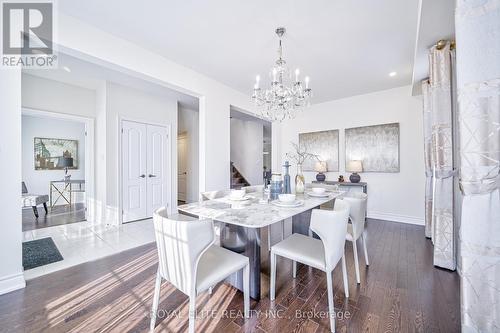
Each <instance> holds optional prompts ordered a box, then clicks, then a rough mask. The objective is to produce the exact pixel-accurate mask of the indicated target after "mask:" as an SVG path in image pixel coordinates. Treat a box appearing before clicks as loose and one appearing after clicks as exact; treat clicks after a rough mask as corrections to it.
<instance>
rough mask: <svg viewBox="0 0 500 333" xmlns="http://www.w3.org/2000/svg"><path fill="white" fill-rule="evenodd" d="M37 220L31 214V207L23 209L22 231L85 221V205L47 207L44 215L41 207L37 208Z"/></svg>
mask: <svg viewBox="0 0 500 333" xmlns="http://www.w3.org/2000/svg"><path fill="white" fill-rule="evenodd" d="M38 215H39V217H38V219H37V218H36V217H35V214H33V209H31V207H29V208H24V209H23V231H30V230H35V229H41V228H47V227H53V226H56V225H61V224H70V223H75V222H82V221H85V204H84V203H76V204H72V205H71V206H70V205H59V206H54V207H53V208H50V207H49V213H48V214H45V211H44V210H43V207H41V206H40V207H38Z"/></svg>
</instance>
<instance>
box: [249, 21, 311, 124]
mask: <svg viewBox="0 0 500 333" xmlns="http://www.w3.org/2000/svg"><path fill="white" fill-rule="evenodd" d="M285 31H286V29H285V28H277V29H276V35H278V38H279V47H278V60H276V62H275V64H274V66H273V68H272V69H271V71H270V72H269V78H270V80H271V85H270V87H269V88H268V89H262V88H261V87H260V75H257V77H256V81H255V85H254V89H253V94H252V100H253V101H254V103H255V104H256V105H257V106H258V108H259V109H260V116H262V117H263V118H266V119H268V120H270V121H282V120H284V119H292V118H295V116H296V114H297V112H299V111H300V110H302V108H304V107H305V106H309V105H310V99H311V97H312V90H311V88H309V77H308V76H306V77H305V78H304V82H301V81H300V70H299V69H298V68H297V69H296V70H295V77H294V78H293V79H292V74H291V73H290V71H289V70H288V67H287V66H286V61H285V60H284V59H283V48H282V45H281V39H282V37H283V35H284V34H285Z"/></svg>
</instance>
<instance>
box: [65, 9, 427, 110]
mask: <svg viewBox="0 0 500 333" xmlns="http://www.w3.org/2000/svg"><path fill="white" fill-rule="evenodd" d="M59 9H60V10H61V11H62V12H64V13H66V14H69V15H71V16H74V17H77V18H79V19H81V20H83V21H85V22H87V23H89V24H91V25H94V26H96V27H98V28H100V29H102V30H105V31H107V32H109V33H111V34H114V35H116V36H119V37H122V38H124V39H127V40H129V41H131V42H134V43H136V44H138V45H141V46H143V47H145V48H147V49H150V50H152V51H154V52H156V53H159V54H161V55H163V56H164V57H166V58H168V59H170V60H173V61H175V62H177V63H179V64H182V65H185V66H187V67H190V68H193V69H194V70H196V71H198V72H201V73H204V74H206V75H207V76H210V77H212V78H214V79H216V80H218V81H220V82H223V83H225V84H227V85H228V86H231V87H233V88H235V89H237V90H240V91H241V92H243V93H246V94H249V95H250V94H251V90H252V87H253V83H254V80H255V75H256V74H260V75H261V76H262V77H263V78H264V77H265V76H266V75H267V73H268V71H269V68H270V67H271V66H272V64H273V62H274V61H275V58H276V49H277V39H276V36H275V34H274V30H275V28H276V27H278V26H285V27H286V28H287V32H288V33H287V36H286V38H285V40H284V56H285V59H286V60H287V61H288V64H289V65H290V67H291V68H292V69H294V68H296V67H299V68H300V69H301V72H302V73H305V74H307V75H309V76H310V77H311V87H312V88H313V92H314V100H313V102H314V103H318V102H323V101H327V100H332V99H338V98H342V97H347V96H352V95H357V94H363V93H368V92H373V91H378V90H383V89H389V88H393V87H397V86H402V85H407V84H411V77H412V62H413V56H414V47H415V38H416V37H415V36H416V28H417V12H418V0H377V1H374V0H335V1H333V0H316V1H284V0H281V1H269V0H254V1H234V0H211V1H206V0H151V1H147V2H146V1H144V2H137V1H130V0H128V1H124V0H106V1H102V0H86V1H81V0H64V1H60V2H59ZM392 71H396V72H397V73H398V75H397V76H395V77H389V76H388V73H389V72H392Z"/></svg>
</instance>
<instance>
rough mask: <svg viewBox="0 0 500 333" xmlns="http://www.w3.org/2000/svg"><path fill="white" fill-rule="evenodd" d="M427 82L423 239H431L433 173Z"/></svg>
mask: <svg viewBox="0 0 500 333" xmlns="http://www.w3.org/2000/svg"><path fill="white" fill-rule="evenodd" d="M430 93H431V89H430V84H429V80H424V81H423V82H422V94H423V97H424V112H423V119H424V161H425V237H427V238H432V196H433V192H434V190H433V175H432V174H433V172H432V169H433V167H432V165H433V164H432V119H431V113H432V109H431V107H432V97H431V96H430Z"/></svg>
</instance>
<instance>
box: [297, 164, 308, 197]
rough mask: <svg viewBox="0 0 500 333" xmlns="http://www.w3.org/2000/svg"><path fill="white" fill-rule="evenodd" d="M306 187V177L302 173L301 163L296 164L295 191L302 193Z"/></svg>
mask: <svg viewBox="0 0 500 333" xmlns="http://www.w3.org/2000/svg"><path fill="white" fill-rule="evenodd" d="M305 187H306V179H305V178H304V174H303V173H302V164H297V175H296V176H295V193H296V194H302V193H304V190H305Z"/></svg>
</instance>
